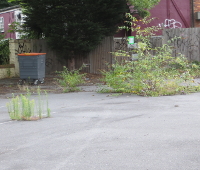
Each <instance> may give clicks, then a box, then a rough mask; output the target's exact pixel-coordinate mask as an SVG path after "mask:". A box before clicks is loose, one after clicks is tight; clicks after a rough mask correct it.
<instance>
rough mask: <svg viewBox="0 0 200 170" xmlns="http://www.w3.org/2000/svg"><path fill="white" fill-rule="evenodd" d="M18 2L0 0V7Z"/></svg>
mask: <svg viewBox="0 0 200 170" xmlns="http://www.w3.org/2000/svg"><path fill="white" fill-rule="evenodd" d="M18 4H19V3H17V2H16V1H12V2H11V1H9V0H1V1H0V9H2V8H6V7H9V6H13V5H18Z"/></svg>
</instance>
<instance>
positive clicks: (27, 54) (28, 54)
mask: <svg viewBox="0 0 200 170" xmlns="http://www.w3.org/2000/svg"><path fill="white" fill-rule="evenodd" d="M18 55H19V56H33V55H46V53H22V54H18Z"/></svg>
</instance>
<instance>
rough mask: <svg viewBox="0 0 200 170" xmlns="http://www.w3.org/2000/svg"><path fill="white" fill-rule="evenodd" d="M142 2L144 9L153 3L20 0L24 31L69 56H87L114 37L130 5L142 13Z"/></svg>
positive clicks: (18, 0)
mask: <svg viewBox="0 0 200 170" xmlns="http://www.w3.org/2000/svg"><path fill="white" fill-rule="evenodd" d="M11 1H15V0H10V2H11ZM141 1H144V2H145V3H147V4H149V6H147V5H144V4H143V6H142V7H144V8H147V7H148V8H149V7H150V6H151V5H150V4H153V3H149V1H147V0H140V1H139V0H137V1H136V0H128V1H127V0H95V1H94V0H17V2H19V3H20V4H21V6H22V7H23V12H24V14H25V15H26V16H27V17H26V18H25V24H24V28H25V29H26V30H28V31H31V32H32V33H34V35H37V38H41V37H45V39H46V40H47V41H48V43H49V45H50V47H51V48H52V49H54V50H57V51H62V52H64V53H65V54H68V56H70V55H76V54H86V53H88V52H90V51H91V50H93V49H94V48H95V47H96V46H97V45H98V44H99V43H100V42H101V41H102V40H103V39H104V38H105V37H106V36H113V35H114V34H115V33H116V31H117V29H118V24H120V23H123V19H124V17H125V13H126V12H129V8H128V6H127V2H129V3H131V4H135V6H134V7H135V9H136V8H137V9H138V11H141V9H142V7H141V8H140V6H139V4H140V3H138V2H141ZM153 1H158V0H153ZM153 1H152V0H151V1H150V2H153ZM136 2H137V3H136Z"/></svg>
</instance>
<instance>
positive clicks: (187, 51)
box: [163, 28, 200, 61]
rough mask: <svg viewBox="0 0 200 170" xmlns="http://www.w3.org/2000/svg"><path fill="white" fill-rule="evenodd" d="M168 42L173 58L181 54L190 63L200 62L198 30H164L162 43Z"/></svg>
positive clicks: (199, 36) (199, 32)
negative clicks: (171, 48)
mask: <svg viewBox="0 0 200 170" xmlns="http://www.w3.org/2000/svg"><path fill="white" fill-rule="evenodd" d="M169 40H170V41H172V42H171V43H170V46H172V47H173V56H174V57H176V56H177V55H178V54H179V53H181V54H183V55H184V56H185V57H187V58H188V59H189V60H191V61H194V60H195V61H200V28H177V29H165V30H163V43H167V42H168V41H169Z"/></svg>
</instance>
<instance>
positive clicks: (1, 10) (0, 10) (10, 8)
mask: <svg viewBox="0 0 200 170" xmlns="http://www.w3.org/2000/svg"><path fill="white" fill-rule="evenodd" d="M17 8H21V7H20V5H15V6H10V7H6V8H3V9H0V13H2V12H6V11H10V10H12V9H17Z"/></svg>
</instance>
